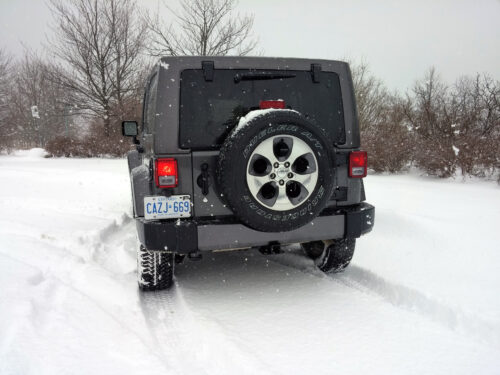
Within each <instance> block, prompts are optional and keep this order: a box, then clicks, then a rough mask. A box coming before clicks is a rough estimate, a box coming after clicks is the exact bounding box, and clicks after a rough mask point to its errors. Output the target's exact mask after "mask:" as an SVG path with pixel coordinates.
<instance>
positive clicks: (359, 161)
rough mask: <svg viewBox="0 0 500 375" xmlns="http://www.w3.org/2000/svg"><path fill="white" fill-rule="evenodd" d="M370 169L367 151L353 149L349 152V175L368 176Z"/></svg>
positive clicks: (354, 176)
mask: <svg viewBox="0 0 500 375" xmlns="http://www.w3.org/2000/svg"><path fill="white" fill-rule="evenodd" d="M367 170H368V154H367V153H366V151H352V152H351V153H350V154H349V177H351V178H363V177H366V172H367Z"/></svg>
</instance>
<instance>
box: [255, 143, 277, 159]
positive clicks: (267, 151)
mask: <svg viewBox="0 0 500 375" xmlns="http://www.w3.org/2000/svg"><path fill="white" fill-rule="evenodd" d="M255 153H256V154H258V155H261V156H262V157H263V158H265V159H267V160H268V161H269V163H271V164H273V163H275V162H276V161H277V160H278V159H277V158H276V156H275V155H274V149H273V142H272V139H267V140H265V141H264V142H262V143H261V144H260V145H259V146H258V147H257V148H256V149H255Z"/></svg>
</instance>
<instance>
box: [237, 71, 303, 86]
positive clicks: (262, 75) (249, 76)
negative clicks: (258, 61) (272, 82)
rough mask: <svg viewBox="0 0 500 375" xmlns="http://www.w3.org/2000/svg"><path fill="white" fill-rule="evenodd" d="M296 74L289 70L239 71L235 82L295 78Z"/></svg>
mask: <svg viewBox="0 0 500 375" xmlns="http://www.w3.org/2000/svg"><path fill="white" fill-rule="evenodd" d="M293 77H296V74H293V73H288V72H248V73H237V74H236V75H235V76H234V82H236V83H238V82H241V81H254V80H263V79H279V78H293Z"/></svg>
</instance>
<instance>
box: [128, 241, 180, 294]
mask: <svg viewBox="0 0 500 375" xmlns="http://www.w3.org/2000/svg"><path fill="white" fill-rule="evenodd" d="M174 263H175V261H174V254H173V253H166V252H161V251H149V250H147V249H146V248H145V247H144V246H142V245H141V246H140V247H139V249H138V250H137V281H138V283H139V288H140V289H141V290H145V291H149V290H162V289H168V288H170V287H171V286H172V285H173V283H174Z"/></svg>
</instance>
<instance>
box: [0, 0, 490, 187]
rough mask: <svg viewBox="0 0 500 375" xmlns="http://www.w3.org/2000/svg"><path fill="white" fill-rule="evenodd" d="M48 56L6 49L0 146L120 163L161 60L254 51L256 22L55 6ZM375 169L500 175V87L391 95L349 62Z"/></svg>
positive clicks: (431, 85) (476, 82) (216, 13)
mask: <svg viewBox="0 0 500 375" xmlns="http://www.w3.org/2000/svg"><path fill="white" fill-rule="evenodd" d="M48 4H49V6H50V9H51V11H52V15H53V22H52V25H51V27H52V29H53V33H52V36H51V37H50V39H48V40H47V41H46V43H45V46H44V47H45V50H46V51H47V52H46V53H44V54H43V55H39V54H37V53H35V52H33V51H29V50H27V51H25V53H24V56H22V57H21V58H17V59H14V58H12V57H11V56H9V54H8V53H7V52H6V51H5V50H2V49H0V132H1V134H2V137H1V138H0V150H10V149H18V148H30V147H43V148H46V149H47V150H49V151H50V152H51V153H52V154H54V155H56V156H60V155H67V156H98V155H113V156H121V155H123V154H124V153H125V152H126V151H127V150H128V149H129V147H130V145H129V141H128V140H127V139H124V138H123V137H122V136H121V129H120V123H121V121H122V120H123V119H135V120H138V121H139V120H140V114H141V107H142V99H143V98H142V95H143V86H144V82H145V80H146V78H147V75H148V73H149V71H150V69H151V66H152V64H154V62H155V61H156V59H157V58H158V57H159V56H164V55H165V56H166V55H171V56H177V55H206V56H212V55H247V54H251V53H255V52H256V48H257V47H258V41H257V39H256V38H254V37H253V34H252V26H253V21H254V17H253V15H240V14H239V13H238V12H237V3H236V0H188V1H184V2H182V3H181V7H180V8H179V9H177V10H174V9H171V8H169V7H168V5H167V4H166V2H165V3H163V4H162V6H163V7H166V12H165V14H167V15H168V16H167V17H164V18H160V17H159V11H158V10H156V11H154V12H148V11H146V10H144V9H141V8H140V7H138V5H137V3H136V2H135V0H106V1H104V0H65V1H63V0H50V1H49V3H48ZM351 70H352V75H353V80H354V86H355V94H356V100H357V107H358V117H359V122H360V129H361V133H362V135H361V136H362V143H363V144H362V147H363V148H365V149H367V151H368V152H369V164H370V167H371V168H372V169H373V170H375V171H377V172H391V173H394V172H398V171H401V170H404V169H407V168H409V167H411V166H416V167H418V168H420V169H421V170H423V171H425V172H427V173H429V174H431V175H436V176H439V177H450V176H453V175H455V173H457V172H461V173H462V174H464V175H473V176H488V175H493V174H495V173H498V171H500V156H499V155H500V104H499V93H500V84H499V81H498V80H495V79H494V78H493V77H491V76H488V75H484V74H483V75H480V74H478V75H476V76H471V77H469V76H464V77H459V78H458V79H457V80H456V81H455V82H454V83H453V84H452V85H447V84H445V83H444V82H443V80H442V79H441V78H440V77H439V74H438V72H436V71H435V69H433V68H431V69H429V70H428V71H427V72H426V73H425V75H424V76H423V77H422V79H420V80H418V81H416V82H415V84H414V85H413V87H411V88H410V89H409V90H407V92H405V93H398V92H390V91H389V90H388V89H387V88H386V87H385V86H384V84H383V82H382V81H380V80H379V79H377V78H376V77H374V76H373V75H372V74H371V73H370V71H369V67H368V65H367V64H365V63H353V64H351Z"/></svg>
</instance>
